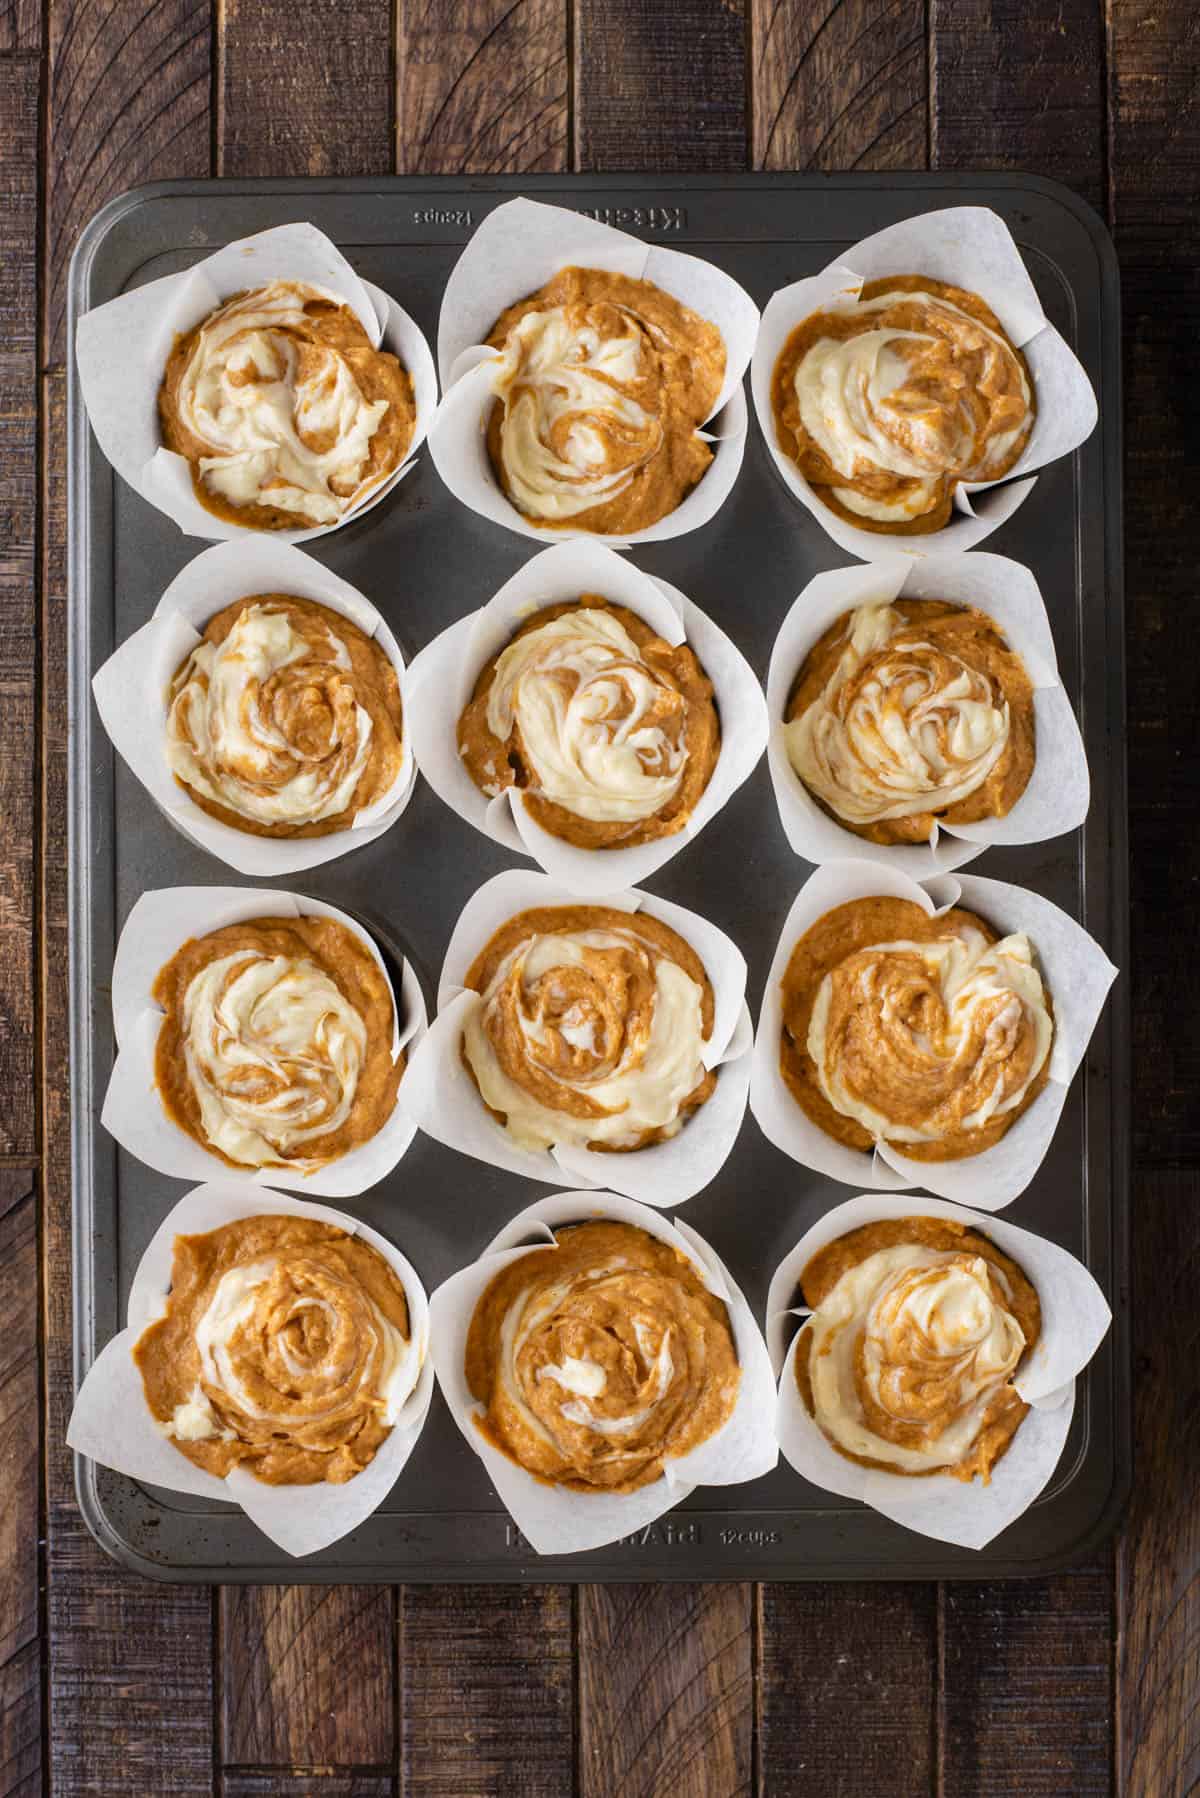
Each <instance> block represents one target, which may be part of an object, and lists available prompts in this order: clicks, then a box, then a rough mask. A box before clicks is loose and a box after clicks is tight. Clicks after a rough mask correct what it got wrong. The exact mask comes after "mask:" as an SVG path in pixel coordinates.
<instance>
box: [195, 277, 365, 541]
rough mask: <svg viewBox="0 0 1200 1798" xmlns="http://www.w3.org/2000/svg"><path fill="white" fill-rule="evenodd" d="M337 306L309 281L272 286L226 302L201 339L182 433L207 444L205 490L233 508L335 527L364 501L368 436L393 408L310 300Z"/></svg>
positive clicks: (202, 463)
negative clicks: (320, 325) (320, 327)
mask: <svg viewBox="0 0 1200 1798" xmlns="http://www.w3.org/2000/svg"><path fill="white" fill-rule="evenodd" d="M313 300H323V301H328V302H330V303H331V304H333V305H335V306H338V305H341V303H342V302H341V301H340V300H339V298H338V296H337V295H336V294H331V293H326V292H324V291H323V290H322V289H320V288H317V287H312V286H309V285H307V284H306V283H302V282H295V281H272V282H270V283H269V284H268V285H267V286H265V287H260V288H257V289H256V290H255V291H254V292H252V293H247V294H243V295H242V296H241V297H240V298H238V299H235V300H230V301H229V302H228V304H227V305H224V306H222V307H220V308H219V310H218V311H216V312H214V313H213V314H212V315H211V317H209V318H208V319H206V320H205V322H204V324H203V325H202V326H201V328H200V330H199V331H198V333H197V336H196V342H195V345H194V347H193V349H192V353H191V356H190V358H189V360H188V363H187V366H186V368H185V369H184V371H183V374H182V377H181V379H180V382H179V388H178V392H177V396H176V405H177V407H178V413H179V419H180V422H181V423H182V424H183V426H184V427H185V428H186V429H187V430H188V431H189V432H191V433H192V435H193V436H194V437H195V438H196V439H197V440H198V441H199V442H200V443H201V444H203V445H204V446H205V451H206V453H205V454H203V455H202V456H201V457H200V459H199V462H198V470H199V474H200V478H201V480H202V482H203V484H204V485H205V486H206V487H207V488H208V489H209V491H210V492H212V493H213V494H214V495H217V496H219V497H220V498H222V499H224V500H225V501H226V502H227V503H229V504H231V505H234V506H245V505H250V504H256V503H257V504H262V505H268V506H275V507H278V508H279V509H280V510H282V511H284V512H294V513H295V514H296V515H297V522H298V523H300V524H304V523H312V524H333V523H336V522H337V520H339V519H340V518H343V517H344V516H345V514H346V513H347V512H348V511H349V510H350V509H351V507H353V506H354V505H356V504H357V503H358V501H359V500H360V499H361V498H362V497H363V494H362V492H361V491H360V487H361V482H362V480H363V475H364V470H365V468H366V465H367V462H368V458H369V455H370V448H371V439H372V437H373V436H374V434H375V432H376V431H377V430H378V428H379V425H380V423H381V421H382V419H383V417H384V414H385V413H386V412H387V410H388V403H389V402H388V401H387V400H385V399H380V400H375V401H369V400H368V399H367V398H366V397H365V395H364V394H363V392H362V389H361V387H360V386H359V383H358V380H357V378H356V375H355V372H354V369H353V367H352V365H351V363H350V361H349V360H348V359H347V357H346V356H344V355H343V354H342V353H341V352H340V350H339V349H338V348H337V347H336V346H335V345H334V344H332V343H329V342H327V341H324V340H323V339H321V338H320V337H318V336H315V335H314V334H313V333H312V331H311V329H310V326H309V320H308V318H307V317H306V314H305V304H306V302H311V301H313Z"/></svg>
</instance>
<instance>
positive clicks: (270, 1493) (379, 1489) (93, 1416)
mask: <svg viewBox="0 0 1200 1798" xmlns="http://www.w3.org/2000/svg"><path fill="white" fill-rule="evenodd" d="M264 1214H269V1215H271V1216H273V1217H274V1216H278V1217H311V1218H315V1219H317V1220H318V1221H319V1222H324V1223H329V1224H338V1225H340V1227H341V1228H342V1229H343V1230H346V1231H348V1232H349V1233H350V1234H351V1235H352V1236H357V1237H359V1238H360V1240H361V1241H363V1242H366V1243H369V1244H370V1245H371V1247H372V1248H374V1249H378V1251H379V1253H380V1254H381V1255H382V1256H383V1258H384V1260H385V1261H387V1262H388V1263H389V1264H390V1265H391V1267H392V1268H393V1269H394V1270H395V1272H396V1274H397V1275H398V1276H399V1279H400V1281H401V1284H402V1285H403V1287H404V1293H405V1297H406V1298H407V1299H408V1309H409V1331H410V1340H411V1341H412V1342H414V1343H415V1344H417V1349H418V1353H419V1355H420V1357H421V1365H420V1371H419V1373H418V1375H417V1379H416V1382H415V1384H414V1386H413V1389H412V1392H411V1393H410V1395H409V1397H408V1399H407V1400H406V1401H405V1403H404V1405H403V1406H402V1408H401V1410H400V1414H399V1416H398V1418H397V1420H396V1423H395V1426H394V1427H393V1429H392V1432H391V1435H390V1436H388V1437H387V1438H386V1440H385V1441H384V1442H382V1443H381V1444H380V1446H379V1449H378V1451H377V1453H376V1455H375V1458H374V1460H373V1461H371V1462H370V1463H369V1465H368V1466H366V1467H364V1468H363V1470H362V1472H361V1473H358V1474H356V1475H355V1476H354V1478H353V1479H352V1480H348V1481H346V1483H345V1484H344V1485H330V1484H323V1485H314V1486H269V1485H267V1484H265V1483H264V1482H263V1481H262V1480H259V1479H256V1478H255V1476H254V1475H253V1474H252V1473H249V1472H247V1471H246V1469H245V1468H238V1467H235V1468H233V1469H231V1471H230V1472H229V1473H228V1474H227V1475H226V1477H225V1478H224V1479H218V1478H217V1476H216V1474H212V1473H206V1472H205V1471H204V1470H203V1469H202V1468H200V1467H197V1466H195V1465H194V1464H193V1463H192V1462H191V1461H189V1460H188V1458H187V1456H186V1455H183V1454H181V1453H180V1452H179V1450H178V1449H177V1448H176V1447H175V1446H174V1444H173V1443H172V1442H171V1440H170V1438H169V1437H167V1436H164V1435H163V1434H162V1432H161V1430H160V1429H159V1427H158V1424H157V1422H156V1420H155V1418H154V1417H153V1415H152V1413H151V1411H150V1408H149V1406H148V1405H147V1403H146V1396H145V1391H144V1389H143V1386H142V1376H141V1374H140V1372H139V1371H138V1368H137V1365H136V1363H135V1362H134V1359H133V1355H132V1349H133V1346H134V1344H135V1343H136V1342H137V1340H138V1338H139V1337H140V1336H141V1334H142V1332H143V1330H145V1329H146V1327H147V1326H148V1325H149V1324H151V1323H153V1322H154V1321H155V1319H156V1318H159V1317H161V1316H162V1315H163V1313H164V1312H165V1310H166V1305H167V1294H168V1293H169V1291H170V1288H171V1260H172V1253H173V1246H174V1240H175V1237H176V1236H194V1235H200V1234H203V1233H204V1232H205V1231H208V1230H216V1229H219V1228H220V1227H221V1226H222V1225H223V1224H230V1223H235V1222H236V1221H237V1220H238V1219H239V1218H244V1217H259V1216H262V1215H264ZM432 1396H433V1362H432V1360H431V1359H430V1356H429V1307H428V1303H427V1301H426V1297H425V1288H424V1287H423V1286H422V1284H421V1281H420V1278H419V1276H418V1275H417V1272H416V1270H415V1268H414V1267H413V1266H412V1264H411V1262H409V1261H408V1260H406V1259H405V1257H404V1256H403V1255H402V1254H401V1253H400V1251H399V1249H397V1248H395V1247H394V1246H393V1245H392V1244H391V1243H390V1242H389V1241H388V1240H387V1238H386V1237H384V1236H380V1234H379V1232H378V1231H377V1230H372V1229H371V1228H370V1226H369V1225H367V1224H364V1223H360V1222H359V1220H358V1219H357V1218H353V1217H347V1216H346V1214H345V1213H344V1212H341V1211H331V1210H330V1209H329V1207H328V1206H326V1205H309V1204H305V1203H304V1201H303V1200H300V1199H285V1198H282V1197H280V1195H279V1194H278V1193H275V1192H269V1191H267V1190H266V1189H265V1188H262V1187H259V1188H251V1187H247V1186H245V1185H240V1184H231V1183H230V1182H228V1181H224V1180H216V1181H213V1182H211V1183H210V1184H208V1185H205V1186H197V1187H194V1188H193V1189H192V1191H191V1192H188V1193H185V1194H184V1196H183V1197H182V1198H181V1199H180V1201H179V1203H178V1204H177V1205H175V1206H173V1207H172V1209H171V1210H170V1211H169V1212H168V1214H167V1216H166V1217H165V1218H164V1219H163V1221H162V1223H161V1224H160V1225H159V1227H158V1229H157V1230H156V1231H155V1233H154V1235H153V1237H152V1238H151V1240H150V1243H149V1246H148V1247H147V1249H146V1252H145V1254H144V1255H143V1256H142V1259H141V1261H140V1262H139V1263H138V1268H137V1272H136V1273H135V1275H134V1277H133V1285H132V1286H131V1288H130V1292H129V1307H128V1311H127V1314H126V1326H125V1328H124V1329H123V1330H122V1331H121V1332H120V1334H119V1335H117V1336H114V1337H113V1339H112V1341H111V1342H110V1343H108V1344H107V1345H106V1346H105V1348H103V1349H102V1350H101V1352H100V1354H99V1355H98V1356H97V1357H96V1359H95V1361H94V1362H93V1363H92V1366H91V1368H90V1369H89V1370H88V1373H87V1375H86V1377H85V1379H84V1382H83V1385H82V1386H81V1387H80V1389H79V1396H78V1397H77V1398H76V1400H75V1407H74V1410H73V1411H72V1412H71V1421H70V1423H69V1425H68V1426H67V1442H68V1444H69V1445H70V1447H71V1448H73V1449H74V1450H75V1451H76V1453H78V1454H81V1455H87V1456H88V1457H89V1458H90V1459H91V1460H93V1461H99V1462H100V1464H101V1465H102V1466H104V1467H111V1468H113V1469H114V1470H115V1471H116V1472H117V1473H123V1474H127V1475H128V1476H129V1478H130V1479H134V1480H144V1481H146V1482H148V1483H149V1484H150V1485H152V1486H165V1487H166V1488H167V1489H168V1490H169V1491H172V1492H190V1493H193V1494H195V1495H196V1496H197V1497H199V1498H216V1499H223V1500H225V1501H226V1502H228V1503H230V1504H236V1505H238V1506H240V1508H241V1509H242V1510H243V1511H244V1512H245V1513H246V1515H247V1517H249V1519H250V1521H251V1522H252V1523H255V1524H257V1526H258V1528H259V1529H260V1530H261V1531H262V1532H263V1534H264V1536H268V1537H269V1538H270V1540H271V1541H272V1542H274V1543H275V1544H276V1546H277V1547H279V1548H282V1549H283V1550H284V1552H285V1553H286V1554H289V1555H310V1554H315V1553H316V1552H317V1550H318V1549H321V1548H328V1547H329V1545H330V1543H331V1542H336V1541H338V1539H339V1538H340V1537H342V1536H347V1535H349V1533H350V1531H351V1530H354V1529H357V1528H358V1526H359V1524H360V1523H364V1522H365V1521H366V1519H367V1518H368V1517H370V1516H371V1514H372V1512H374V1511H376V1510H378V1508H379V1506H380V1505H381V1504H382V1503H383V1500H384V1499H385V1498H386V1497H387V1495H388V1493H389V1492H390V1491H391V1489H392V1487H393V1486H394V1485H395V1483H396V1481H397V1480H398V1479H399V1477H400V1475H401V1473H402V1472H403V1471H404V1467H405V1464H406V1462H407V1461H408V1457H409V1456H410V1455H411V1453H412V1451H413V1449H414V1448H415V1446H416V1442H417V1438H418V1436H419V1435H420V1434H421V1430H422V1427H423V1425H424V1423H425V1417H426V1414H427V1413H428V1410H429V1403H430V1399H431V1398H432Z"/></svg>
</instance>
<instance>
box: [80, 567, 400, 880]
mask: <svg viewBox="0 0 1200 1798" xmlns="http://www.w3.org/2000/svg"><path fill="white" fill-rule="evenodd" d="M257 593H288V594H291V595H293V596H294V597H296V598H299V599H311V600H315V601H316V602H317V603H318V604H319V605H323V606H327V607H328V608H329V609H330V611H333V612H340V613H341V615H342V616H343V617H344V618H349V619H351V620H352V621H353V623H355V624H357V625H358V627H359V629H360V630H362V631H363V632H364V633H365V634H366V635H367V636H368V637H373V638H374V639H375V641H376V642H377V643H378V645H379V647H380V649H382V650H383V652H384V654H385V655H386V656H387V658H388V660H389V662H391V664H392V666H393V668H394V669H395V670H396V676H397V679H398V680H399V682H400V698H401V706H402V709H403V714H404V716H403V723H402V727H401V738H400V747H401V755H402V760H401V763H400V769H399V772H398V773H397V775H396V778H395V780H394V781H393V782H392V785H391V787H390V788H389V789H388V791H387V792H386V793H384V794H383V795H381V797H380V798H379V799H377V800H376V801H375V802H374V804H373V805H370V806H366V807H364V808H363V810H362V811H360V812H359V813H358V814H357V817H356V818H355V821H354V824H353V825H352V826H351V827H350V828H349V829H346V830H337V831H331V832H330V833H329V834H328V835H327V836H319V837H260V836H255V835H253V834H252V833H251V832H249V831H245V830H238V829H236V828H235V827H234V826H233V825H232V824H225V823H223V822H222V821H221V820H220V819H219V818H213V817H210V816H209V814H208V813H207V812H206V811H204V810H203V809H202V808H201V807H200V806H199V805H197V804H196V803H195V801H194V800H193V799H192V798H191V796H190V794H189V792H188V790H187V788H186V787H182V786H180V784H179V782H178V781H177V780H176V779H175V777H174V775H173V774H172V772H171V767H170V764H169V762H168V761H167V755H166V728H167V715H168V711H169V700H168V689H169V687H170V682H171V679H172V677H173V675H174V673H175V670H176V669H177V668H178V667H179V666H180V664H181V663H182V662H183V660H184V658H185V657H186V656H188V655H190V654H191V652H192V650H193V649H194V648H195V647H196V645H197V643H199V642H200V640H201V637H202V634H203V631H204V626H205V625H206V624H207V623H208V621H209V619H210V618H212V617H213V616H214V615H215V614H216V613H217V612H219V611H221V610H222V609H223V608H224V607H225V606H227V605H230V604H232V602H233V601H234V600H236V599H243V598H249V597H250V596H251V595H252V594H257ZM405 682H406V675H405V669H404V657H403V655H402V654H401V652H400V646H399V644H398V643H397V642H396V639H395V637H394V636H393V635H392V632H391V629H390V627H389V626H388V624H387V623H386V621H385V620H384V619H383V617H382V616H381V615H380V613H379V612H378V611H377V610H376V609H375V607H374V606H373V605H372V604H371V602H370V600H369V599H367V598H366V597H365V596H364V595H363V594H361V593H360V592H359V591H358V589H357V588H356V587H352V586H351V585H350V583H349V582H348V581H344V580H342V579H341V578H340V576H338V575H336V574H332V573H330V571H329V570H328V569H327V568H324V567H322V565H321V563H320V562H317V561H315V560H314V559H313V557H312V556H308V555H305V553H304V551H303V550H301V549H296V548H295V547H294V546H293V545H292V544H290V543H276V542H273V541H272V540H271V538H270V536H269V534H267V533H259V534H257V535H253V536H251V535H247V536H245V537H243V538H241V539H239V541H238V542H236V543H217V544H214V545H213V547H212V548H211V549H205V550H201V552H200V554H199V555H198V556H196V557H194V558H193V560H192V561H190V562H189V563H187V565H186V566H185V567H184V568H182V569H181V570H180V572H179V573H178V574H177V575H176V576H175V579H174V580H173V581H172V582H171V584H170V586H169V587H168V588H167V589H166V592H165V593H164V594H163V596H162V598H161V599H160V600H159V602H158V604H157V605H156V606H155V608H154V612H153V614H152V616H151V617H150V619H149V620H148V622H147V623H146V624H144V625H143V626H142V628H141V629H140V630H138V631H135V632H134V633H133V635H132V636H131V637H128V638H126V640H125V642H124V643H122V645H121V647H120V648H119V649H118V650H116V651H115V652H114V654H112V655H111V656H110V657H109V658H108V661H107V662H105V664H104V666H103V667H102V668H101V669H100V670H99V671H98V672H97V674H96V676H95V678H94V679H93V681H92V692H93V694H94V696H95V700H96V709H97V711H98V712H99V713H100V719H101V722H102V724H103V725H104V728H105V730H106V731H107V732H108V735H109V737H110V739H111V740H112V744H113V747H114V748H115V749H116V751H117V753H118V754H119V755H120V756H121V757H122V758H123V759H124V760H125V761H126V762H127V763H128V764H129V767H130V768H131V769H132V770H133V772H134V774H135V775H136V776H137V778H138V779H139V780H140V781H141V783H142V785H143V786H144V787H145V789H146V791H147V792H148V793H149V795H150V797H151V798H152V799H153V800H154V802H155V804H156V805H157V806H158V807H159V809H160V811H162V812H164V813H165V814H166V816H167V818H168V819H169V820H170V822H171V823H172V824H173V825H174V826H175V828H176V829H177V830H178V831H180V832H181V834H182V835H183V836H185V837H187V838H188V839H189V841H190V842H193V843H198V844H199V846H200V847H201V848H202V849H207V850H208V852H209V854H210V855H215V856H217V857H218V858H219V860H221V861H223V862H225V863H226V864H227V866H229V867H231V868H236V869H237V871H238V873H239V874H251V875H254V876H256V877H259V878H261V877H263V876H266V877H268V878H270V877H277V876H279V875H282V874H297V873H299V872H300V870H301V869H302V868H315V867H318V866H319V865H320V864H321V863H322V862H331V861H336V859H337V858H338V856H340V855H346V854H348V853H349V851H350V850H351V849H358V848H361V847H362V845H363V844H364V843H371V842H374V840H375V838H376V837H379V836H382V835H383V833H384V831H385V830H389V829H390V828H391V826H392V825H393V824H394V823H395V822H396V819H397V818H398V817H399V816H400V814H401V812H402V811H403V810H404V808H405V806H406V805H407V804H408V802H409V800H410V799H411V798H412V790H413V784H414V782H415V780H416V759H415V757H414V755H413V754H412V751H411V747H410V738H409V722H408V703H407V697H406V692H405Z"/></svg>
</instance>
